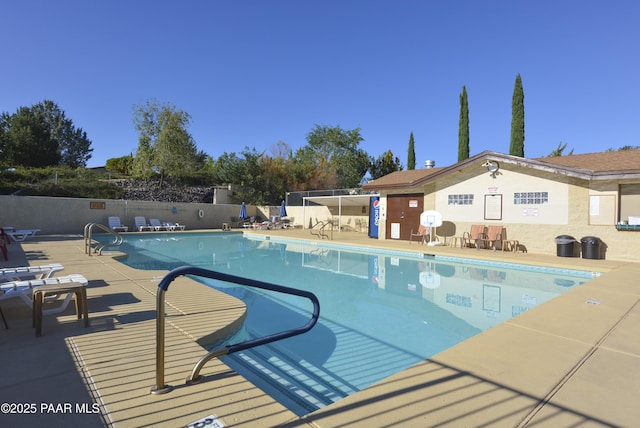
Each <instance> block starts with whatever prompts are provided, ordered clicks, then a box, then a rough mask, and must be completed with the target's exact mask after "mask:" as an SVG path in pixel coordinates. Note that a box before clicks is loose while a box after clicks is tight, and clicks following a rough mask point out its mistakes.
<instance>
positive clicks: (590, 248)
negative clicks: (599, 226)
mask: <svg viewBox="0 0 640 428" xmlns="http://www.w3.org/2000/svg"><path fill="white" fill-rule="evenodd" d="M601 242H602V241H600V238H596V237H595V236H585V237H584V238H582V239H581V240H580V243H582V258H583V259H599V258H600V243H601Z"/></svg>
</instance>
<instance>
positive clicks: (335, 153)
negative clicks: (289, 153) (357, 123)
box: [296, 125, 369, 188]
mask: <svg viewBox="0 0 640 428" xmlns="http://www.w3.org/2000/svg"><path fill="white" fill-rule="evenodd" d="M363 140H364V139H363V138H362V136H361V135H360V128H356V129H353V130H343V129H342V128H340V127H339V126H336V127H329V126H326V125H325V126H320V125H316V126H315V128H314V129H313V130H311V132H309V133H308V134H307V145H306V146H305V147H303V148H302V149H300V150H298V151H297V152H296V156H297V157H298V158H299V160H300V161H302V163H306V164H307V167H308V166H313V167H315V168H316V169H319V168H327V167H328V170H329V171H332V172H334V173H335V181H336V184H337V187H340V188H350V187H358V186H359V185H360V182H361V181H362V179H363V177H364V175H365V174H366V173H367V170H368V169H369V156H368V155H367V152H365V151H364V150H362V149H360V148H359V147H358V146H359V144H360V142H362V141H363ZM326 184H329V183H326ZM324 188H327V187H324Z"/></svg>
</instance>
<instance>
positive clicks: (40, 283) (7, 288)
mask: <svg viewBox="0 0 640 428" xmlns="http://www.w3.org/2000/svg"><path fill="white" fill-rule="evenodd" d="M88 283H89V281H87V279H86V278H85V277H84V276H82V275H79V274H72V275H67V276H59V277H53V278H43V279H31V280H27V281H10V282H0V301H2V300H5V299H11V298H19V299H20V300H22V302H24V304H26V305H27V306H28V307H29V308H30V309H31V310H33V301H32V298H31V295H32V291H33V288H34V287H46V286H48V285H51V286H59V285H61V284H69V285H73V284H78V285H83V286H86V285H87V284H88ZM72 297H73V293H68V294H67V296H66V297H65V299H64V300H63V301H62V304H61V305H59V306H57V307H55V308H51V309H47V310H45V311H43V314H44V315H49V314H57V313H60V312H63V311H64V310H65V309H67V306H68V305H69V302H70V301H71V298H72Z"/></svg>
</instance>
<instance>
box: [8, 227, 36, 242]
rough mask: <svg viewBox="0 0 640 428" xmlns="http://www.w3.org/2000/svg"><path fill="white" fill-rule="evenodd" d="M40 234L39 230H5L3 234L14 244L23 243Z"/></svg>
mask: <svg viewBox="0 0 640 428" xmlns="http://www.w3.org/2000/svg"><path fill="white" fill-rule="evenodd" d="M38 232H40V229H19V230H11V229H10V230H5V231H4V233H5V234H7V235H8V236H10V237H11V239H13V240H14V241H16V242H24V241H26V240H27V239H29V238H33V237H34V236H36V233H38Z"/></svg>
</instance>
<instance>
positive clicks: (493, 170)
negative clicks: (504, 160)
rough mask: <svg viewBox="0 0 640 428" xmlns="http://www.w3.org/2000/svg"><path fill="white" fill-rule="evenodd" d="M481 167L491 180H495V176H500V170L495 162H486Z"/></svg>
mask: <svg viewBox="0 0 640 428" xmlns="http://www.w3.org/2000/svg"><path fill="white" fill-rule="evenodd" d="M482 166H483V167H485V168H487V171H489V174H490V175H491V178H496V175H498V174H500V172H499V171H498V170H499V169H500V164H499V163H498V162H496V161H493V160H488V161H486V162H485V163H483V164H482Z"/></svg>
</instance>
